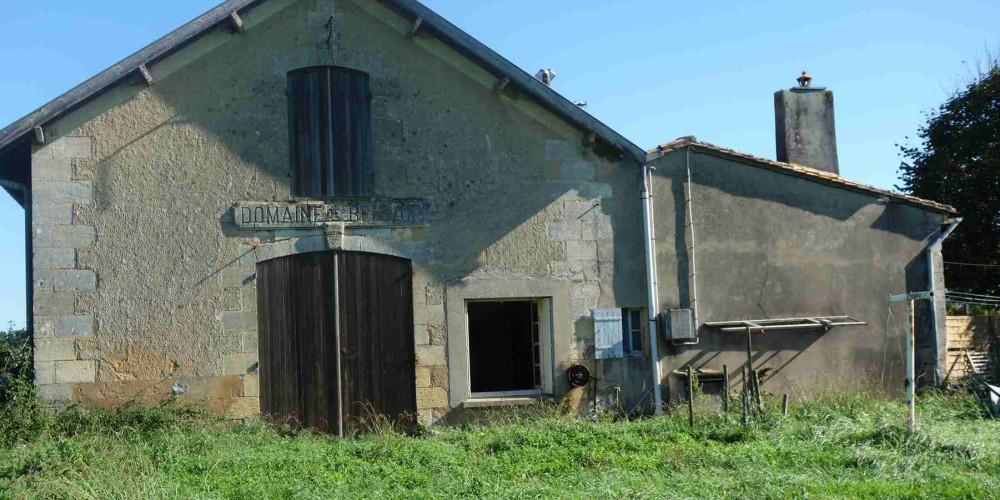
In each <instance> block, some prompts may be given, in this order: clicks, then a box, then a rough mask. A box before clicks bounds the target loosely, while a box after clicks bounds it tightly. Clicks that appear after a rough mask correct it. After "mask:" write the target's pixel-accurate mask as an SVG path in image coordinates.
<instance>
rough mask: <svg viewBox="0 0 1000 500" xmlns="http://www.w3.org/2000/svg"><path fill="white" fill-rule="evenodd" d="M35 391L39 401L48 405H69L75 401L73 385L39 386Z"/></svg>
mask: <svg viewBox="0 0 1000 500" xmlns="http://www.w3.org/2000/svg"><path fill="white" fill-rule="evenodd" d="M35 391H36V392H35V394H37V395H38V399H40V400H42V401H45V402H47V403H69V402H71V401H72V400H73V384H50V385H39V386H38V387H37V388H36V389H35Z"/></svg>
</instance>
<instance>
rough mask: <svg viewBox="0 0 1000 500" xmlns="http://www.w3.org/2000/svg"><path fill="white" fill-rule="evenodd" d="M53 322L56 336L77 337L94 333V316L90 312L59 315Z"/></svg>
mask: <svg viewBox="0 0 1000 500" xmlns="http://www.w3.org/2000/svg"><path fill="white" fill-rule="evenodd" d="M53 322H54V328H53V335H55V336H56V337H77V336H80V335H91V334H93V333H94V317H93V316H91V315H89V314H87V315H82V316H59V317H57V318H55V320H54V321H53Z"/></svg>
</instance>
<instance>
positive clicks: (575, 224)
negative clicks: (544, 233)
mask: <svg viewBox="0 0 1000 500" xmlns="http://www.w3.org/2000/svg"><path fill="white" fill-rule="evenodd" d="M580 238H581V234H580V221H578V220H564V221H559V222H550V223H549V239H550V240H555V241H568V240H579V239H580Z"/></svg>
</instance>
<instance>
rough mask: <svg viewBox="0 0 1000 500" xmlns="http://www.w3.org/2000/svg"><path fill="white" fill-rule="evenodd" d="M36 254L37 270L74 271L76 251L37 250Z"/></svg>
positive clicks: (69, 249) (54, 248)
mask: <svg viewBox="0 0 1000 500" xmlns="http://www.w3.org/2000/svg"><path fill="white" fill-rule="evenodd" d="M33 253H34V265H35V269H73V267H74V266H76V251H74V250H73V249H72V248H70V247H48V248H37V249H35V251H34V252H33Z"/></svg>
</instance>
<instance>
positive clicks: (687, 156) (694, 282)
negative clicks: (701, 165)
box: [684, 146, 701, 344]
mask: <svg viewBox="0 0 1000 500" xmlns="http://www.w3.org/2000/svg"><path fill="white" fill-rule="evenodd" d="M684 166H685V167H686V168H687V186H686V187H687V206H686V207H684V211H685V212H687V219H688V231H689V232H690V234H691V246H690V247H688V259H689V262H690V263H691V275H690V277H689V278H688V279H689V280H691V281H690V284H691V297H690V298H689V300H688V307H689V308H691V315H692V316H693V317H694V332H695V341H694V342H691V344H697V343H698V340H700V339H701V337H699V336H698V279H697V269H696V266H695V259H694V257H695V255H694V247H695V240H694V213H693V212H692V211H691V208H692V203H691V147H690V146H688V147H687V149H685V150H684Z"/></svg>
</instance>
